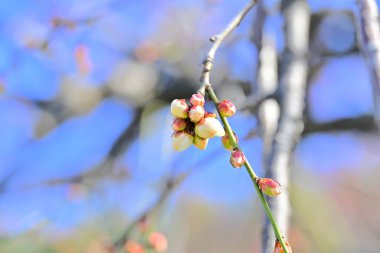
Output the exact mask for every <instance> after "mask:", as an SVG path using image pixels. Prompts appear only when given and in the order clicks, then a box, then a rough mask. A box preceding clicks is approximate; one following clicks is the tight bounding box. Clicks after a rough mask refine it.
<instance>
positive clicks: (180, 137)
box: [172, 132, 194, 151]
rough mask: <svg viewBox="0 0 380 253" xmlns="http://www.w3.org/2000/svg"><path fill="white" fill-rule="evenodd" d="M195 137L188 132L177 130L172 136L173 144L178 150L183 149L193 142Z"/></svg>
mask: <svg viewBox="0 0 380 253" xmlns="http://www.w3.org/2000/svg"><path fill="white" fill-rule="evenodd" d="M193 140H194V137H193V136H192V135H191V134H189V133H186V132H175V133H174V134H173V136H172V146H173V149H174V150H176V151H183V150H185V149H187V148H188V147H190V146H191V144H193Z"/></svg>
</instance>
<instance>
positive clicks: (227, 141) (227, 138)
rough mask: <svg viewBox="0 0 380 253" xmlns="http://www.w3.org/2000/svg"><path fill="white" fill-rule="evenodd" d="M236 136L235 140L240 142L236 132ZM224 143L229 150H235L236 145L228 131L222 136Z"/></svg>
mask: <svg viewBox="0 0 380 253" xmlns="http://www.w3.org/2000/svg"><path fill="white" fill-rule="evenodd" d="M234 138H235V141H236V143H237V142H238V138H237V136H236V134H235V133H234ZM222 144H223V147H224V148H225V149H227V150H233V149H234V146H233V145H232V142H231V140H230V136H229V135H228V133H227V132H226V134H225V135H224V136H223V137H222Z"/></svg>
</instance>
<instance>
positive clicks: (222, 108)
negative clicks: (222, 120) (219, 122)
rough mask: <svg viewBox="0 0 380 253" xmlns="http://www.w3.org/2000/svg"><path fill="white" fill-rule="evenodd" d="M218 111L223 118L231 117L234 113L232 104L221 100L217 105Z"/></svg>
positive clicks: (234, 108) (234, 109)
mask: <svg viewBox="0 0 380 253" xmlns="http://www.w3.org/2000/svg"><path fill="white" fill-rule="evenodd" d="M218 111H219V112H220V115H222V116H223V117H231V116H233V115H234V114H235V112H236V107H235V105H234V103H232V102H231V101H229V100H223V101H221V102H220V103H219V104H218Z"/></svg>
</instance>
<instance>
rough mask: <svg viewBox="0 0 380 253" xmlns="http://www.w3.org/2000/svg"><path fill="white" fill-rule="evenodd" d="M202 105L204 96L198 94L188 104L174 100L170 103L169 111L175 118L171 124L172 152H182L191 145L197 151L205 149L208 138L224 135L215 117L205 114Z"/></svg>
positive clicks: (208, 113) (183, 100) (211, 114)
mask: <svg viewBox="0 0 380 253" xmlns="http://www.w3.org/2000/svg"><path fill="white" fill-rule="evenodd" d="M204 104H205V99H204V96H203V95H202V94H200V93H197V94H193V95H192V96H191V98H190V101H189V102H187V101H186V100H185V99H175V100H173V102H172V103H171V106H170V111H171V113H172V114H173V116H174V117H175V118H174V120H173V124H172V128H173V130H174V134H173V136H172V146H173V149H174V150H177V151H183V150H185V149H187V148H188V147H190V146H191V145H192V144H194V146H195V147H197V148H199V149H205V148H206V147H207V144H208V140H209V139H210V138H213V137H215V136H219V137H221V136H224V135H225V131H224V128H223V126H222V125H221V123H220V122H219V121H218V120H217V119H216V115H215V114H214V113H210V112H207V111H206V110H205V108H204Z"/></svg>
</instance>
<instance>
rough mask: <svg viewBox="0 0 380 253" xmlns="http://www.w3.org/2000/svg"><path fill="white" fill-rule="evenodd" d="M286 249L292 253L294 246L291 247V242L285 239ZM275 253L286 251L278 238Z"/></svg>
mask: <svg viewBox="0 0 380 253" xmlns="http://www.w3.org/2000/svg"><path fill="white" fill-rule="evenodd" d="M285 245H286V249H287V250H288V253H292V247H290V244H289V243H288V242H287V241H285ZM273 253H285V250H284V248H282V246H281V243H280V241H279V240H278V239H276V243H275V245H274V250H273Z"/></svg>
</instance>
